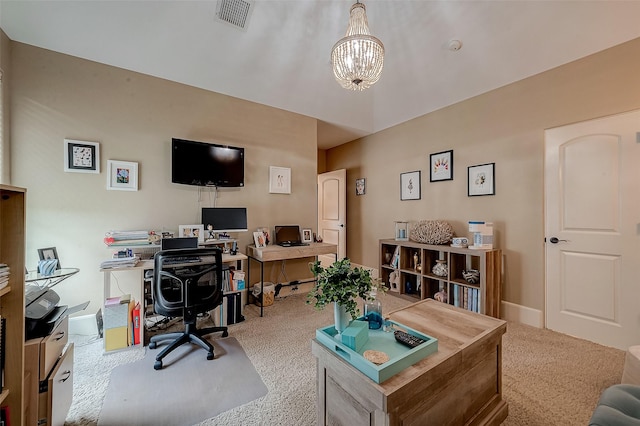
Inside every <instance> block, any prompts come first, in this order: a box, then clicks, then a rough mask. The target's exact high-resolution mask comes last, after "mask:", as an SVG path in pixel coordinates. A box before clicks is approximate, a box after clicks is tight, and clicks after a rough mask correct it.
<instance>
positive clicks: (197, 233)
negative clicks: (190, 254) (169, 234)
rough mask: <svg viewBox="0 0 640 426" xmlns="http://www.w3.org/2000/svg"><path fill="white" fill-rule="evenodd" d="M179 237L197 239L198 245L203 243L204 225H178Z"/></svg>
mask: <svg viewBox="0 0 640 426" xmlns="http://www.w3.org/2000/svg"><path fill="white" fill-rule="evenodd" d="M178 236H179V237H198V243H204V225H202V224H200V225H180V226H179V227H178Z"/></svg>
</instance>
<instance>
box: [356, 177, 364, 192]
mask: <svg viewBox="0 0 640 426" xmlns="http://www.w3.org/2000/svg"><path fill="white" fill-rule="evenodd" d="M365 190H366V187H365V180H364V178H360V179H356V195H364V194H365Z"/></svg>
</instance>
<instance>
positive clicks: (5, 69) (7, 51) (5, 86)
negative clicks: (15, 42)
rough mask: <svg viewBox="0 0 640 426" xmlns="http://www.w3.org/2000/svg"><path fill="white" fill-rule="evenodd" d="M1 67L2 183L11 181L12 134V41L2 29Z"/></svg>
mask: <svg viewBox="0 0 640 426" xmlns="http://www.w3.org/2000/svg"><path fill="white" fill-rule="evenodd" d="M0 69H1V70H2V100H3V102H2V108H1V109H2V115H3V117H2V122H3V123H4V125H3V126H1V128H2V135H0V136H1V137H2V141H3V143H2V145H0V183H4V184H10V183H11V147H10V144H9V143H8V142H9V138H10V135H11V130H10V129H11V125H10V122H11V116H10V114H9V111H10V99H11V90H10V82H11V41H10V40H9V37H7V35H6V34H5V33H4V31H2V30H1V29H0Z"/></svg>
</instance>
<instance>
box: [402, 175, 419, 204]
mask: <svg viewBox="0 0 640 426" xmlns="http://www.w3.org/2000/svg"><path fill="white" fill-rule="evenodd" d="M419 199H420V170H417V171H415V172H407V173H401V174H400V200H402V201H404V200H419Z"/></svg>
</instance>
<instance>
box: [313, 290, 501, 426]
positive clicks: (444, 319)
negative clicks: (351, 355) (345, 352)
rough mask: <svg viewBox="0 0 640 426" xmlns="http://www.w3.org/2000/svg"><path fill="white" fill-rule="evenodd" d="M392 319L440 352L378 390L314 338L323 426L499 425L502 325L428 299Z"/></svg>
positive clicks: (319, 421) (396, 312)
mask: <svg viewBox="0 0 640 426" xmlns="http://www.w3.org/2000/svg"><path fill="white" fill-rule="evenodd" d="M388 317H389V318H390V319H392V320H394V321H397V322H398V323H401V324H404V325H406V326H408V327H411V328H413V329H415V330H418V331H420V332H423V333H425V334H427V335H429V336H433V337H435V338H437V339H438V352H436V353H434V354H432V355H429V356H428V357H427V358H425V359H423V360H422V361H420V362H418V363H416V364H414V365H412V366H410V367H408V368H406V369H405V370H403V371H402V372H400V373H398V374H396V375H395V376H392V377H391V378H390V379H388V380H386V381H384V382H382V383H380V384H377V383H375V382H374V381H373V380H371V379H369V378H368V377H367V376H365V375H364V374H362V373H361V372H360V371H358V370H357V369H356V368H355V367H353V366H352V365H351V364H349V362H347V361H346V360H344V359H343V358H342V357H340V356H339V355H336V354H335V353H333V352H332V351H331V350H329V349H327V348H326V347H325V346H323V345H322V344H321V343H319V342H318V341H316V340H315V339H314V340H313V341H312V352H313V354H314V355H315V356H316V358H317V383H318V404H317V410H318V424H319V425H349V426H353V425H376V426H377V425H438V426H440V425H499V424H500V423H502V421H504V419H505V418H506V417H507V414H508V407H507V403H506V402H505V401H504V400H503V399H502V335H503V334H504V333H505V332H506V330H507V324H506V322H505V321H502V320H499V319H496V318H492V317H488V316H485V315H481V314H477V313H472V312H469V311H465V310H463V309H460V308H455V307H453V306H450V305H447V304H444V303H440V302H436V301H435V300H433V299H426V300H423V301H420V302H417V303H414V304H412V305H409V306H407V307H405V308H402V309H399V310H397V311H394V312H392V313H390V314H389V315H388Z"/></svg>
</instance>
